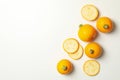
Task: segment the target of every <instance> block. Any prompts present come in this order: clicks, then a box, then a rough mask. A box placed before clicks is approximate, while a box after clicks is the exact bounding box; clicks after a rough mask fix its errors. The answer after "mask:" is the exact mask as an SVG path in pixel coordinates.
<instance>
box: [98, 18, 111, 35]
mask: <svg viewBox="0 0 120 80" xmlns="http://www.w3.org/2000/svg"><path fill="white" fill-rule="evenodd" d="M96 26H97V29H98V30H99V31H100V32H103V33H109V32H111V31H112V30H113V23H112V20H111V19H110V18H108V17H100V18H99V19H98V20H97V22H96Z"/></svg>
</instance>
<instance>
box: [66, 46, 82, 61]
mask: <svg viewBox="0 0 120 80" xmlns="http://www.w3.org/2000/svg"><path fill="white" fill-rule="evenodd" d="M68 55H69V56H70V57H71V58H72V59H74V60H77V59H80V58H81V57H82V56H83V48H82V46H81V45H80V44H79V49H78V51H77V52H75V53H74V54H68Z"/></svg>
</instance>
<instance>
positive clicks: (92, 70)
mask: <svg viewBox="0 0 120 80" xmlns="http://www.w3.org/2000/svg"><path fill="white" fill-rule="evenodd" d="M83 70H84V72H85V73H86V74H87V75H89V76H95V75H97V74H98V73H99V72H100V64H99V63H98V62H97V61H96V60H88V61H86V62H85V63H84V65H83Z"/></svg>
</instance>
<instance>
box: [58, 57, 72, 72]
mask: <svg viewBox="0 0 120 80" xmlns="http://www.w3.org/2000/svg"><path fill="white" fill-rule="evenodd" d="M72 70H73V65H72V63H71V62H70V61H69V60H67V59H62V60H60V61H59V62H58V63H57V71H58V72H59V73H60V74H69V73H71V72H72Z"/></svg>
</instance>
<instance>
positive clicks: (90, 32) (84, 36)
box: [78, 24, 97, 42]
mask: <svg viewBox="0 0 120 80" xmlns="http://www.w3.org/2000/svg"><path fill="white" fill-rule="evenodd" d="M96 36H97V31H96V29H95V28H94V27H93V26H92V25H89V24H84V25H80V28H79V31H78V37H79V38H80V39H81V40H82V41H85V42H91V41H93V40H94V39H95V38H96Z"/></svg>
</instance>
